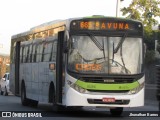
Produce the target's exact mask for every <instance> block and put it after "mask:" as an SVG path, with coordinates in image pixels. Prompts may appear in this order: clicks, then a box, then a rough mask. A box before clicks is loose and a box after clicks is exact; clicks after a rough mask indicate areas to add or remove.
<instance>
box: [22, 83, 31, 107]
mask: <svg viewBox="0 0 160 120" xmlns="http://www.w3.org/2000/svg"><path fill="white" fill-rule="evenodd" d="M21 103H22V105H23V106H27V105H29V100H28V99H27V97H26V88H25V85H24V83H22V85H21Z"/></svg>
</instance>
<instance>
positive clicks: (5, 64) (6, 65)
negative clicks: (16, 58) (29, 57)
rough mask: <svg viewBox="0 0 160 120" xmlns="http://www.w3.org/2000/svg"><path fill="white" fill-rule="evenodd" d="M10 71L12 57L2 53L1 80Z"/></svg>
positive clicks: (0, 56)
mask: <svg viewBox="0 0 160 120" xmlns="http://www.w3.org/2000/svg"><path fill="white" fill-rule="evenodd" d="M9 71H10V57H9V55H5V54H1V53H0V78H2V77H3V75H4V73H6V72H9Z"/></svg>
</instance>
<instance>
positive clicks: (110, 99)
mask: <svg viewBox="0 0 160 120" xmlns="http://www.w3.org/2000/svg"><path fill="white" fill-rule="evenodd" d="M102 101H103V102H106V103H113V102H115V98H103V99H102Z"/></svg>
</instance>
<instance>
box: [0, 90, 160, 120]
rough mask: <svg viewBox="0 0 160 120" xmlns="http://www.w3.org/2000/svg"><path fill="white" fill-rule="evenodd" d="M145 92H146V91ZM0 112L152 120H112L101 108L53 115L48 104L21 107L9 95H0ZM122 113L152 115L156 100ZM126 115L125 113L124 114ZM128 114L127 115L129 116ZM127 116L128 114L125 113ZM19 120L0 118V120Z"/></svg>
mask: <svg viewBox="0 0 160 120" xmlns="http://www.w3.org/2000/svg"><path fill="white" fill-rule="evenodd" d="M147 88H149V89H147V90H148V91H150V92H151V93H153V91H154V88H155V87H147ZM147 90H146V91H147ZM146 95H147V97H149V96H150V95H151V96H150V97H152V95H153V94H150V95H149V94H147V93H146ZM0 111H17V112H22V111H28V112H29V111H30V112H33V111H35V112H42V113H43V112H45V113H46V114H47V116H52V117H43V118H31V120H35V119H38V120H50V119H54V120H56V119H57V120H75V119H76V120H81V119H83V120H99V119H102V120H103V119H120V120H122V119H123V120H125V119H126V120H128V119H153V117H152V118H151V117H145V118H144V117H136V118H135V117H127V116H126V114H123V115H122V116H121V117H118V118H113V117H112V116H111V115H110V113H109V110H108V109H101V108H91V107H84V108H83V109H82V110H80V111H76V112H73V111H72V112H61V113H54V112H51V105H50V104H44V103H40V104H39V105H38V107H37V108H35V107H31V106H27V107H26V106H22V105H21V102H20V97H17V96H14V95H9V96H2V95H0ZM124 111H130V113H133V114H134V113H135V112H134V111H138V112H137V113H140V114H143V111H144V112H145V113H147V112H148V111H151V112H153V113H156V111H158V102H157V101H156V99H154V98H151V99H146V100H145V106H144V107H139V108H126V109H124ZM124 113H126V112H124ZM130 113H129V114H130ZM127 114H128V113H127ZM159 118H160V117H154V119H159ZM7 119H9V120H10V119H11V120H21V118H0V120H7ZM23 119H25V120H28V118H23Z"/></svg>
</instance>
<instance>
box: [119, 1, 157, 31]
mask: <svg viewBox="0 0 160 120" xmlns="http://www.w3.org/2000/svg"><path fill="white" fill-rule="evenodd" d="M121 11H122V13H123V15H124V16H127V18H131V19H136V20H140V21H141V22H142V23H143V24H144V27H145V31H146V32H148V33H150V32H151V31H152V26H153V25H156V24H158V21H157V20H156V19H155V17H157V16H158V17H159V16H160V0H133V1H132V3H131V4H130V5H129V6H128V7H124V8H122V9H121Z"/></svg>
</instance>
